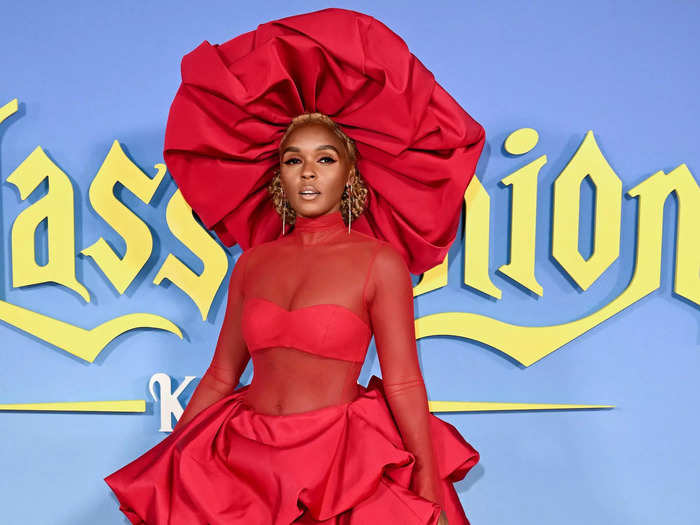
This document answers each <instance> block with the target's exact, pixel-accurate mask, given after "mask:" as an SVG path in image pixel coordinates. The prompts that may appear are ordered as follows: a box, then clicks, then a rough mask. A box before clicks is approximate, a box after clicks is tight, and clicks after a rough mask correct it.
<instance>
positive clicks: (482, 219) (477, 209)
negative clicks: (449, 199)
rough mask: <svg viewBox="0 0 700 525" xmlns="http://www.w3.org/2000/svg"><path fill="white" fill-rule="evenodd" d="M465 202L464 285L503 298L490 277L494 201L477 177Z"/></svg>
mask: <svg viewBox="0 0 700 525" xmlns="http://www.w3.org/2000/svg"><path fill="white" fill-rule="evenodd" d="M464 203H465V212H464V284H466V285H467V286H471V287H472V288H474V289H475V290H478V291H480V292H482V293H485V294H488V295H490V296H491V297H495V298H496V299H500V298H501V290H500V289H499V288H497V287H496V286H495V285H494V284H493V283H492V282H491V278H490V277H489V253H490V247H489V233H490V232H489V230H490V224H491V217H490V215H491V198H490V197H489V194H488V193H486V190H485V189H484V186H483V185H482V184H481V181H480V180H479V179H477V178H476V176H474V178H473V179H472V180H471V182H470V183H469V185H468V186H467V191H466V192H464ZM445 284H447V283H445Z"/></svg>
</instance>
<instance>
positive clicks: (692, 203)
mask: <svg viewBox="0 0 700 525" xmlns="http://www.w3.org/2000/svg"><path fill="white" fill-rule="evenodd" d="M671 192H675V193H676V196H677V197H678V210H677V223H676V268H675V283H674V291H675V292H676V293H677V294H678V295H680V296H682V297H685V298H686V299H688V300H690V301H693V302H694V303H695V304H700V282H698V279H699V277H700V243H698V238H697V235H698V233H697V228H698V225H699V224H700V187H698V184H697V182H696V181H695V178H694V177H693V175H692V173H690V170H689V169H688V167H687V166H686V165H685V164H681V165H680V166H678V167H677V168H676V169H674V170H673V171H672V172H671V173H669V174H668V175H666V174H665V173H664V172H663V171H658V172H656V173H655V174H654V175H652V176H651V177H649V178H648V179H646V180H644V181H642V182H641V183H640V184H638V185H637V186H635V187H634V188H632V189H631V190H629V191H628V192H627V193H628V194H629V195H631V196H632V197H637V198H638V199H639V224H638V243H637V246H638V247H637V267H636V268H635V271H634V277H633V278H632V282H631V283H630V286H629V287H628V289H630V288H633V285H634V288H635V290H637V292H636V295H637V296H640V297H643V296H644V295H646V294H648V293H650V292H653V291H654V290H656V289H657V288H658V287H659V286H660V285H661V247H662V237H663V222H664V204H665V203H666V199H667V198H668V196H669V195H670V194H671ZM625 292H627V290H625Z"/></svg>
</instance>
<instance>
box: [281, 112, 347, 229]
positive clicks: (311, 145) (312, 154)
mask: <svg viewBox="0 0 700 525" xmlns="http://www.w3.org/2000/svg"><path fill="white" fill-rule="evenodd" d="M350 168H351V166H350V160H349V158H348V155H347V151H346V149H345V145H344V144H343V142H342V141H341V139H340V137H338V136H337V135H336V134H335V133H333V132H332V131H331V130H330V129H328V127H327V126H325V125H324V124H319V123H310V124H305V125H302V126H300V127H298V128H296V129H295V130H294V131H292V132H291V133H290V134H289V135H288V136H287V138H286V139H285V141H284V142H283V143H282V144H281V145H280V181H281V182H282V187H283V188H284V192H285V195H286V197H287V200H288V201H289V205H290V206H291V207H292V208H294V211H296V213H297V214H298V215H301V216H304V217H317V216H319V215H325V214H327V213H331V212H335V211H338V210H339V209H340V199H341V197H342V195H343V189H344V188H345V184H346V183H347V182H348V178H349V174H350Z"/></svg>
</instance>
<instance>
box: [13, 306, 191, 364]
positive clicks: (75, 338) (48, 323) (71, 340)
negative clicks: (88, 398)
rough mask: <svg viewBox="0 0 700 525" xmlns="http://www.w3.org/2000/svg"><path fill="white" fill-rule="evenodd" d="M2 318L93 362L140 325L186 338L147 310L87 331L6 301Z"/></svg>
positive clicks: (111, 320)
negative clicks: (115, 340) (122, 335)
mask: <svg viewBox="0 0 700 525" xmlns="http://www.w3.org/2000/svg"><path fill="white" fill-rule="evenodd" d="M0 321H4V322H5V323H7V324H9V325H10V326H14V327H15V328H19V329H20V330H22V331H23V332H26V333H28V334H31V335H33V336H34V337H37V338H38V339H41V340H42V341H45V342H47V343H49V344H51V345H53V346H55V347H57V348H61V349H62V350H65V351H66V352H68V353H69V354H72V355H74V356H76V357H79V358H80V359H83V360H84V361H87V362H89V363H92V362H93V361H94V360H95V359H96V358H97V356H98V355H99V354H100V352H101V351H102V350H103V349H104V347H105V346H107V344H109V342H110V341H111V340H112V339H114V338H115V337H117V336H119V335H121V334H123V333H124V332H127V331H129V330H134V329H136V328H156V329H159V330H165V331H168V332H171V333H173V334H175V335H177V336H178V337H179V338H180V339H182V332H180V329H179V328H178V327H177V326H175V325H174V324H173V323H172V322H170V321H168V320H167V319H165V318H164V317H161V316H160V315H155V314H145V313H135V314H127V315H122V316H120V317H117V318H115V319H110V320H109V321H106V322H104V323H102V324H101V325H98V326H96V327H95V328H92V329H90V330H86V329H85V328H80V327H79V326H75V325H72V324H70V323H66V322H64V321H59V320H58V319H54V318H52V317H49V316H47V315H43V314H40V313H38V312H33V311H32V310H28V309H26V308H22V307H20V306H15V305H14V304H10V303H8V302H6V301H0Z"/></svg>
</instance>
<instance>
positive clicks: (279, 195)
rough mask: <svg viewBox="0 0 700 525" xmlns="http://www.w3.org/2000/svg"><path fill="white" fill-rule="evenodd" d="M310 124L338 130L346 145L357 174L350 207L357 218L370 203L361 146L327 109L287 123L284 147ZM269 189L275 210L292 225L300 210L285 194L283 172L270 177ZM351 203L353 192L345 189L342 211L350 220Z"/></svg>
mask: <svg viewBox="0 0 700 525" xmlns="http://www.w3.org/2000/svg"><path fill="white" fill-rule="evenodd" d="M308 124H322V125H324V126H326V127H327V128H328V129H330V130H331V131H332V132H333V133H335V134H336V135H337V136H338V138H340V141H341V142H342V143H343V145H344V146H345V151H346V153H347V155H348V160H349V161H350V165H351V173H352V174H353V175H354V176H353V177H352V183H351V184H350V194H351V195H352V208H351V209H350V214H351V215H352V219H353V220H355V219H356V218H357V217H358V216H359V215H360V214H361V213H362V212H363V211H364V210H365V205H366V203H367V186H366V185H365V181H364V179H363V178H362V176H361V175H360V172H359V170H358V169H357V147H356V146H355V141H354V140H352V139H351V138H350V137H348V136H347V135H346V134H345V132H344V131H343V130H342V129H340V127H339V126H338V124H336V123H335V121H333V120H332V119H331V118H330V117H329V116H328V115H324V114H323V113H302V114H301V115H298V116H296V117H294V118H293V119H292V122H291V123H290V124H289V126H288V127H287V129H286V131H285V132H284V135H282V139H281V140H280V147H281V146H282V144H284V141H285V140H286V139H287V137H288V136H289V135H290V134H291V133H292V132H293V131H294V130H295V129H297V128H299V127H301V126H305V125H308ZM267 190H268V191H269V192H270V193H271V194H272V204H273V206H274V208H275V211H277V213H278V214H279V215H280V217H282V216H283V215H286V216H285V217H284V220H285V222H286V223H287V224H289V225H292V224H294V222H295V221H296V211H294V208H292V207H291V206H290V205H289V203H288V202H287V199H285V198H284V194H283V191H282V181H281V179H280V172H279V170H277V171H276V172H275V175H274V177H272V180H271V181H270V184H269V185H268V187H267ZM349 206H350V195H348V192H347V191H343V196H342V197H341V199H340V211H341V214H342V216H343V220H344V221H346V222H347V219H348V207H349Z"/></svg>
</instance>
